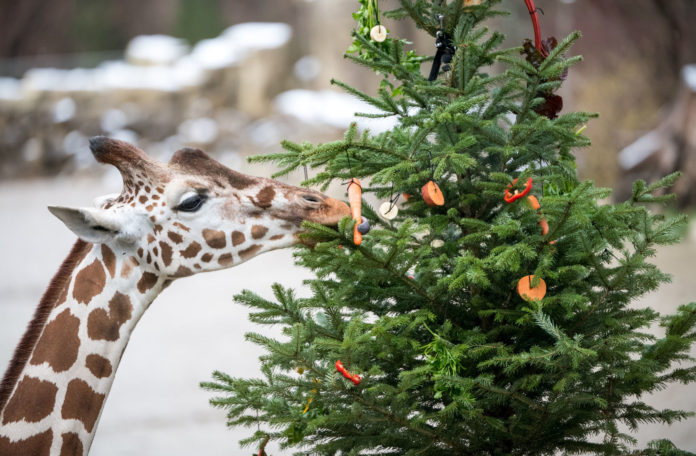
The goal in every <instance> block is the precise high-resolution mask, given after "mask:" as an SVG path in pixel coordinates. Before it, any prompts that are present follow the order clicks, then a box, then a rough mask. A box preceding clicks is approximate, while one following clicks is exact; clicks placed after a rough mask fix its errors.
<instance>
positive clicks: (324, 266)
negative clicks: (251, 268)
mask: <svg viewBox="0 0 696 456" xmlns="http://www.w3.org/2000/svg"><path fill="white" fill-rule="evenodd" d="M475 3H479V2H471V1H467V2H465V1H464V0H452V1H449V2H447V1H445V2H443V1H438V0H435V1H430V0H400V7H399V8H398V9H396V10H394V11H388V12H382V15H381V17H382V18H389V19H390V20H395V19H404V20H412V21H415V23H416V24H417V26H418V27H420V28H421V29H423V30H425V31H426V32H428V33H429V34H430V35H432V36H433V42H435V38H436V36H437V35H438V32H441V33H443V34H446V36H447V37H449V39H451V45H452V46H453V48H454V49H455V52H454V55H453V58H452V60H451V63H450V66H449V71H441V73H440V76H439V78H438V79H437V80H436V81H433V82H431V81H428V80H427V78H426V77H424V76H423V75H422V73H423V72H427V70H428V69H427V68H423V69H421V68H419V67H420V66H421V63H422V62H423V61H424V59H423V58H422V57H419V56H417V55H415V54H414V53H413V52H407V51H405V45H406V44H407V42H405V41H404V40H399V39H394V38H392V37H389V38H388V39H386V40H385V41H384V42H380V43H376V42H373V41H372V40H371V39H370V37H369V27H366V24H367V22H366V21H370V20H372V19H371V18H370V17H366V16H367V15H366V14H365V11H367V7H368V6H371V7H374V4H373V1H372V0H361V9H360V11H359V12H358V13H356V15H355V17H356V19H357V20H358V27H357V30H356V32H355V33H354V39H355V42H354V44H353V46H352V48H351V50H350V52H349V53H348V54H347V55H346V57H347V58H348V59H350V60H352V61H354V62H356V63H358V64H360V65H364V66H365V67H367V68H369V69H371V70H374V71H376V72H378V73H379V74H381V75H383V80H382V82H381V84H380V86H379V88H378V89H377V91H376V94H374V95H370V94H366V93H362V92H359V91H357V90H355V89H353V88H351V87H350V86H349V85H347V84H345V83H343V82H339V81H334V83H335V84H336V85H338V86H340V87H342V88H343V89H345V90H347V91H348V92H349V93H351V94H353V95H355V96H356V97H358V98H360V99H362V100H364V101H366V102H367V103H369V104H370V105H372V106H374V107H375V108H377V109H378V110H379V112H380V113H379V114H362V115H365V116H369V117H378V116H383V117H393V118H395V119H396V124H395V126H394V128H392V129H391V130H389V131H386V132H384V133H381V134H371V133H370V132H368V131H365V132H362V133H361V132H359V131H358V129H357V128H356V127H355V126H352V127H350V128H349V129H348V131H347V132H346V134H345V137H344V139H342V140H338V141H335V142H330V143H326V144H319V145H313V144H307V143H305V144H295V143H291V142H285V143H283V147H284V150H283V152H280V153H276V154H271V155H266V156H261V157H254V160H255V161H273V162H275V163H276V164H278V165H279V167H280V171H279V172H278V173H277V174H276V175H284V174H287V173H289V172H291V171H293V170H295V169H297V168H298V167H302V166H308V167H310V168H311V169H313V171H314V172H313V173H312V174H313V175H314V177H312V178H310V179H308V180H307V181H306V182H305V184H306V185H314V186H323V187H326V186H327V185H329V184H330V183H331V182H333V181H337V182H341V183H346V182H348V181H349V180H350V179H351V178H354V177H355V178H359V179H360V180H361V182H362V185H363V187H362V192H363V195H366V194H371V195H374V196H376V198H377V200H378V201H389V200H390V199H391V200H393V199H394V198H395V197H396V196H399V201H398V203H397V204H398V207H399V212H398V215H397V216H396V218H393V219H385V218H382V217H380V216H379V214H378V213H377V211H376V210H374V209H373V208H372V207H371V206H370V205H369V204H368V203H366V202H365V201H363V213H362V215H363V216H365V217H367V219H368V220H369V221H370V224H371V226H372V229H371V231H370V232H369V233H368V234H366V235H364V237H363V241H362V243H361V244H360V245H359V246H357V245H355V244H354V242H353V223H354V221H353V220H351V219H349V218H345V219H344V220H343V221H342V222H341V223H340V224H339V226H338V227H337V229H333V228H330V227H323V226H318V225H307V234H306V235H305V238H306V241H307V243H308V244H314V245H313V247H306V246H301V247H298V248H297V249H296V251H295V257H296V260H297V262H298V263H299V264H300V265H302V266H305V267H307V268H310V269H311V270H312V271H313V272H314V274H315V278H314V279H312V280H309V281H308V285H309V287H310V289H311V295H310V296H309V297H308V298H298V297H296V295H295V293H294V292H293V291H292V290H289V289H285V288H283V286H282V285H279V284H275V285H273V291H274V294H275V299H273V300H266V299H263V298H261V297H260V296H258V295H256V294H254V293H252V292H249V291H245V292H243V293H241V294H240V295H238V296H236V300H237V302H239V303H242V304H244V305H246V306H249V307H250V308H251V310H252V313H251V317H250V318H251V320H252V321H253V322H255V323H257V324H259V325H261V326H266V325H280V326H281V327H282V328H283V337H282V338H280V339H273V338H270V337H268V336H265V335H264V334H263V331H262V330H260V331H259V332H258V333H250V334H247V335H246V337H247V339H248V340H250V341H252V342H253V343H256V344H259V345H261V346H263V347H264V348H265V350H266V354H265V355H264V356H262V357H261V359H260V363H261V366H262V372H263V378H231V377H230V376H228V375H226V374H224V373H222V372H215V373H214V374H213V377H214V378H213V380H212V381H211V382H205V383H203V384H202V385H203V387H205V388H207V389H209V390H211V391H213V392H214V393H215V394H216V397H214V398H213V399H212V400H211V403H212V404H213V405H214V406H218V407H223V408H225V409H226V410H227V411H228V415H227V416H228V425H229V426H249V427H250V429H251V430H250V437H249V438H248V439H246V440H245V441H243V443H244V444H248V445H251V446H253V447H254V448H256V450H255V451H258V452H259V454H262V453H263V452H264V450H263V447H265V444H266V442H268V440H269V439H270V440H275V441H278V442H279V443H280V445H281V447H284V448H294V449H295V451H297V453H296V454H317V455H336V454H351V455H358V454H360V455H370V454H381V455H383V454H394V455H397V454H398V455H402V454H409V455H442V454H457V455H467V454H469V455H537V454H539V455H541V454H549V455H551V454H559V453H562V454H602V455H614V454H634V455H685V454H690V453H687V452H685V451H681V450H678V449H677V448H676V447H674V445H672V443H671V442H669V441H668V440H659V441H654V442H651V443H650V445H649V447H648V448H645V449H636V448H635V442H636V440H635V437H634V436H633V435H632V434H633V433H634V431H636V430H637V428H638V426H639V425H640V424H643V423H650V422H661V423H672V422H675V421H678V420H682V419H685V418H687V417H688V416H689V415H690V414H689V413H687V412H683V411H678V410H663V409H656V408H654V407H652V406H649V405H647V404H646V403H645V402H644V395H645V394H646V393H650V392H653V391H656V390H659V389H663V388H666V387H668V385H669V384H670V383H672V382H682V383H688V382H693V381H694V379H695V378H696V368H694V366H693V363H692V362H693V360H692V358H690V357H689V350H690V347H691V345H692V343H693V342H694V339H695V338H696V332H695V327H696V303H691V304H686V305H683V306H681V307H680V308H679V310H678V312H677V313H676V314H674V315H668V316H661V315H660V314H658V312H656V311H655V310H654V309H650V308H638V307H636V306H633V305H632V302H633V301H634V300H635V298H637V297H639V296H641V295H643V294H645V293H647V292H649V291H653V290H655V289H657V288H658V286H659V285H660V284H661V283H664V282H667V281H668V280H669V277H668V276H667V275H666V274H665V273H663V272H661V271H660V270H658V269H657V268H656V267H655V266H654V265H652V264H650V263H649V262H648V259H649V257H651V256H652V255H653V254H654V253H655V247H656V246H658V245H665V244H671V243H675V242H677V241H678V238H679V232H680V231H679V228H680V226H681V225H683V223H684V222H685V218H684V217H682V216H678V217H666V216H662V215H656V214H653V213H651V212H650V211H649V210H648V208H646V205H648V204H663V203H666V202H667V201H669V199H670V197H669V196H665V195H664V192H663V191H662V189H664V188H666V187H669V186H670V185H671V184H672V183H673V182H674V181H675V179H676V178H677V176H676V175H670V176H667V177H665V178H664V179H662V180H660V181H659V182H656V183H653V184H651V185H648V184H646V183H645V182H642V181H638V182H636V183H635V185H634V187H633V193H632V195H631V197H630V199H629V200H628V201H625V202H621V203H617V204H606V203H604V202H600V201H605V200H606V198H607V197H608V196H609V194H610V192H609V190H607V189H604V188H597V187H595V186H594V185H593V184H592V183H591V182H589V181H580V180H579V179H578V177H577V173H576V166H575V161H574V156H573V154H572V152H573V150H576V149H578V148H582V147H585V146H587V145H588V144H589V141H588V139H587V138H586V137H585V136H584V135H582V131H581V130H582V127H583V126H584V125H585V124H586V123H587V122H588V120H589V119H590V118H591V117H593V115H591V114H589V113H584V112H574V113H564V112H562V111H561V112H558V111H559V110H560V107H559V106H558V102H557V100H556V101H555V102H554V101H552V102H551V105H552V106H551V108H549V106H547V105H548V104H549V100H550V99H551V100H555V99H554V97H556V96H557V95H555V92H556V90H557V89H558V88H559V87H560V85H561V84H562V82H563V79H564V77H565V73H566V72H567V71H568V69H569V68H570V67H571V66H572V65H573V64H575V63H577V62H578V61H579V60H580V58H579V57H566V56H567V55H569V53H570V47H571V44H572V43H573V42H574V41H575V40H576V39H578V38H579V34H577V33H573V34H571V35H570V36H568V37H567V38H565V39H563V40H560V41H559V42H558V43H557V44H556V43H555V40H546V41H545V46H547V47H546V49H545V50H544V52H543V53H541V52H538V53H537V52H534V51H535V50H534V49H531V48H530V45H527V46H520V47H517V48H512V49H501V43H502V41H503V35H502V34H501V33H499V32H497V31H493V32H491V31H490V30H489V29H488V28H486V26H485V25H484V23H485V22H486V20H487V19H489V18H491V17H492V16H497V15H502V14H503V12H501V11H500V10H499V9H497V8H499V6H500V5H499V3H500V2H499V1H497V0H483V1H482V2H480V5H475ZM501 22H502V23H503V24H504V23H505V22H504V21H501ZM422 66H425V65H422ZM570 71H572V69H571V70H570ZM559 98H560V97H559ZM549 109H551V111H549ZM357 115H361V114H357ZM590 128H591V127H590ZM530 179H531V186H530V185H528V184H529V183H530ZM431 180H432V181H433V182H435V183H436V184H437V185H438V186H439V188H440V189H441V191H442V194H443V196H444V200H445V201H444V204H443V205H441V206H436V205H432V206H431V205H428V204H427V203H426V202H425V201H424V199H423V197H422V196H421V188H422V187H423V185H424V184H426V183H428V181H431ZM527 187H529V190H528V193H527V194H525V195H524V196H521V195H522V193H523V192H524V191H525V189H526V188H527ZM401 195H407V196H408V199H407V201H404V197H403V196H401ZM508 196H509V198H508ZM530 196H534V199H532V198H529V197H530ZM509 200H512V201H509ZM508 201H509V202H508ZM535 202H536V203H538V204H535ZM544 225H546V226H544ZM528 276H532V277H528ZM523 278H524V280H528V281H529V283H528V284H527V285H528V288H536V287H539V286H540V285H541V283H542V281H543V283H544V284H545V285H546V293H545V296H544V297H543V298H542V299H532V298H530V297H529V296H525V295H524V294H522V295H521V294H520V293H518V284H519V283H520V279H523ZM522 284H524V282H522ZM651 325H660V326H661V327H662V328H663V332H664V334H665V335H664V336H662V337H656V336H653V335H652V334H651V332H649V331H648V327H649V326H651ZM337 361H340V362H341V368H342V369H343V371H341V369H337ZM257 426H258V430H257ZM259 446H261V447H262V448H261V450H259Z"/></svg>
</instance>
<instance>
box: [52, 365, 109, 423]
mask: <svg viewBox="0 0 696 456" xmlns="http://www.w3.org/2000/svg"><path fill="white" fill-rule="evenodd" d="M104 397H105V396H104V395H103V394H99V393H97V392H95V391H94V390H93V389H92V388H90V386H89V385H88V384H87V382H85V381H84V380H82V379H79V378H76V379H74V380H71V381H70V383H68V390H67V391H66V393H65V401H64V402H63V409H62V410H61V415H62V417H63V419H66V420H68V419H76V420H79V421H82V424H84V425H85V429H87V432H92V429H93V428H94V424H95V423H96V422H97V418H98V417H99V412H100V411H101V408H102V404H103V403H104Z"/></svg>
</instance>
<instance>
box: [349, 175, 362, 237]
mask: <svg viewBox="0 0 696 456" xmlns="http://www.w3.org/2000/svg"><path fill="white" fill-rule="evenodd" d="M361 199H362V187H361V186H360V181H359V180H358V179H356V178H355V177H353V178H351V180H350V183H349V184H348V202H349V203H350V212H351V217H352V218H353V220H355V225H354V226H353V244H355V245H360V244H361V243H362V234H361V233H360V231H358V225H360V223H362V216H361V215H360V211H361V206H362V202H361Z"/></svg>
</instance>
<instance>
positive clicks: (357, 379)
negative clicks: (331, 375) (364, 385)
mask: <svg viewBox="0 0 696 456" xmlns="http://www.w3.org/2000/svg"><path fill="white" fill-rule="evenodd" d="M336 370H337V371H339V372H340V373H341V374H343V376H344V377H345V378H347V379H348V380H350V381H351V382H353V385H358V384H360V376H359V375H357V374H351V373H350V372H348V371H347V370H346V368H345V367H343V363H342V362H341V361H340V360H338V361H336Z"/></svg>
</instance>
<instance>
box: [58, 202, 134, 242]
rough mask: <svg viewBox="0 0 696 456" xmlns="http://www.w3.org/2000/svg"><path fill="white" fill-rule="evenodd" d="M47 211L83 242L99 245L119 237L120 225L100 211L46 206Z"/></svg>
mask: <svg viewBox="0 0 696 456" xmlns="http://www.w3.org/2000/svg"><path fill="white" fill-rule="evenodd" d="M48 210H49V211H51V213H52V214H53V215H55V216H56V217H58V218H59V219H60V220H61V221H62V222H63V223H65V226H67V227H68V228H69V229H70V231H72V232H73V233H75V234H77V236H78V237H79V238H80V239H82V240H83V241H86V242H92V243H95V244H101V243H104V242H108V241H111V240H114V239H116V238H117V237H120V236H119V235H120V229H121V227H120V224H119V223H118V222H117V221H116V220H114V218H113V217H111V216H110V215H109V214H108V213H107V212H106V211H104V210H102V209H92V208H72V207H60V206H48Z"/></svg>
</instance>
